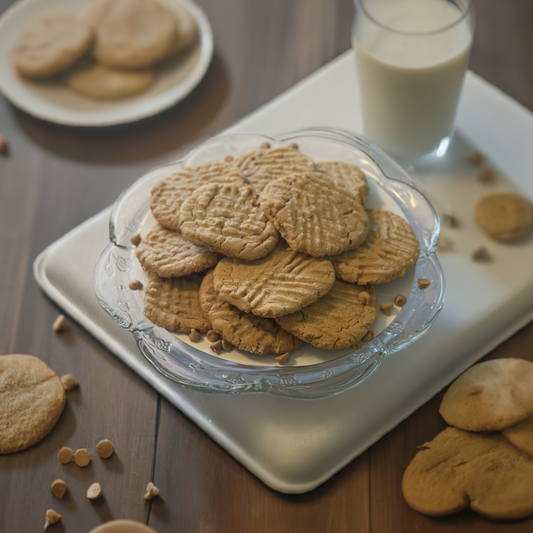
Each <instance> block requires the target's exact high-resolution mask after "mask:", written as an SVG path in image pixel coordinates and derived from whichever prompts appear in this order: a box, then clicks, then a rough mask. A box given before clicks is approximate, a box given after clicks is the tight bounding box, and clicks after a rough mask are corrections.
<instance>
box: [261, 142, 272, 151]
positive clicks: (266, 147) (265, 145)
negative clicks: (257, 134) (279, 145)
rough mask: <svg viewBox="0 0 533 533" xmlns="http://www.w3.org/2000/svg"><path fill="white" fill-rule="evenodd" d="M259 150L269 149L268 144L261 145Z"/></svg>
mask: <svg viewBox="0 0 533 533" xmlns="http://www.w3.org/2000/svg"><path fill="white" fill-rule="evenodd" d="M261 148H263V150H268V149H269V148H270V143H263V144H262V145H261Z"/></svg>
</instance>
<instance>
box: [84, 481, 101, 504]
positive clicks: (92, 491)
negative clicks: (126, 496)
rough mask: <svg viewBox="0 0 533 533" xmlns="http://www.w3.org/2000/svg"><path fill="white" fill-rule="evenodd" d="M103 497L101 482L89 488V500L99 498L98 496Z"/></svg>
mask: <svg viewBox="0 0 533 533" xmlns="http://www.w3.org/2000/svg"><path fill="white" fill-rule="evenodd" d="M101 497H102V487H100V483H93V484H92V485H91V486H90V487H89V488H88V489H87V498H89V500H98V498H101Z"/></svg>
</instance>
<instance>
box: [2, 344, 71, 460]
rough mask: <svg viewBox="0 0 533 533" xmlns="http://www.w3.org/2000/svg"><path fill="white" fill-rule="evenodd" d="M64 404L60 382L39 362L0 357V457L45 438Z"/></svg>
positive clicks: (23, 356)
mask: <svg viewBox="0 0 533 533" xmlns="http://www.w3.org/2000/svg"><path fill="white" fill-rule="evenodd" d="M65 401H66V396H65V389H64V388H63V384H62V383H61V380H60V379H59V377H58V376H57V374H56V373H55V372H54V371H53V370H51V369H50V368H49V367H48V366H47V365H46V364H45V363H44V362H43V361H41V360H40V359H37V357H33V356H32V355H21V354H13V355H3V356H0V454H3V453H13V452H18V451H20V450H24V449H26V448H28V447H30V446H32V445H33V444H35V443H37V442H39V441H40V440H41V439H43V438H44V437H45V436H46V435H48V433H50V431H51V430H52V428H53V427H54V426H55V425H56V423H57V421H58V420H59V417H60V416H61V413H62V412H63V408H64V407H65Z"/></svg>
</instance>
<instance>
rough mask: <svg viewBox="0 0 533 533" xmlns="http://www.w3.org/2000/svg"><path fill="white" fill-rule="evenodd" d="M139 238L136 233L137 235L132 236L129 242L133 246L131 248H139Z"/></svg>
mask: <svg viewBox="0 0 533 533" xmlns="http://www.w3.org/2000/svg"><path fill="white" fill-rule="evenodd" d="M141 240H142V239H141V236H140V235H139V234H138V233H137V235H134V236H133V237H132V238H131V239H130V242H131V244H133V246H139V244H141Z"/></svg>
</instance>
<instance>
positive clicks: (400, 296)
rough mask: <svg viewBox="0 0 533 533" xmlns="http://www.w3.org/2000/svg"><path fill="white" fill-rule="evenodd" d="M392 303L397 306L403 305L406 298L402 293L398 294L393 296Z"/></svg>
mask: <svg viewBox="0 0 533 533" xmlns="http://www.w3.org/2000/svg"><path fill="white" fill-rule="evenodd" d="M394 303H395V304H396V305H397V306H398V307H403V306H404V305H405V304H406V303H407V298H406V297H405V296H404V295H403V294H398V296H396V298H394Z"/></svg>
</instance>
